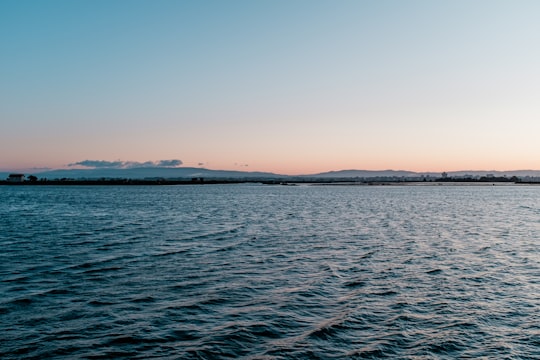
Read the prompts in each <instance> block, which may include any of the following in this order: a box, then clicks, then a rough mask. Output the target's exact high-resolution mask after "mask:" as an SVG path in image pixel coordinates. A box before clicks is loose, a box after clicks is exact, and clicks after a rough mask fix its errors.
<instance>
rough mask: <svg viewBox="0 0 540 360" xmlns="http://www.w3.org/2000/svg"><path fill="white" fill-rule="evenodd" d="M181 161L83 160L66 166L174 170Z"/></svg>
mask: <svg viewBox="0 0 540 360" xmlns="http://www.w3.org/2000/svg"><path fill="white" fill-rule="evenodd" d="M182 164H183V163H182V160H179V159H169V160H158V161H145V162H138V161H120V160H118V161H107V160H83V161H78V162H75V163H71V164H68V166H70V167H73V166H84V167H88V168H94V169H133V168H141V167H144V168H149V167H167V168H175V167H179V166H181V165H182Z"/></svg>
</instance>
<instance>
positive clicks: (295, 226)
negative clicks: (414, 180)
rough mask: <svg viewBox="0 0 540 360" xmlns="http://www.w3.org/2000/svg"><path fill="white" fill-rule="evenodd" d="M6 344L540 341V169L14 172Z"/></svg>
mask: <svg viewBox="0 0 540 360" xmlns="http://www.w3.org/2000/svg"><path fill="white" fill-rule="evenodd" d="M0 229H1V231H0V249H1V250H0V280H1V281H0V294H1V298H0V328H1V329H2V331H1V335H0V358H3V359H19V358H25V359H31V358H34V359H37V358H39V359H42V358H69V359H77V358H84V359H99V358H130V359H149V358H167V359H169V358H170V359H222V358H245V359H295V358H296V359H312V358H320V359H348V358H352V359H354V358H383V357H388V358H400V359H454V358H486V359H492V358H498V359H533V358H535V359H538V358H540V315H539V314H540V284H539V282H540V254H539V251H538V246H539V245H540V187H534V186H494V187H493V186H380V187H379V186H296V187H293V186H263V185H215V186H214V185H208V186H207V185H204V186H170V187H158V186H155V187H150V186H149V187H127V186H125V187H112V186H111V187H106V186H103V187H91V186H88V187H82V186H81V187H79V186H73V187H52V186H51V187H45V186H43V187H39V186H33V187H32V186H13V187H8V186H3V187H0Z"/></svg>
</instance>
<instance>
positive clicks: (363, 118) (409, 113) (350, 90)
mask: <svg viewBox="0 0 540 360" xmlns="http://www.w3.org/2000/svg"><path fill="white" fill-rule="evenodd" d="M539 16H540V1H532V0H531V1H522V0H513V1H496V0H486V1H480V0H476V1H470V0H466V1H459V0H452V1H429V0H425V1H407V0H395V1H390V0H388V1H386V0H374V1H360V0H355V1H347V0H328V1H317V0H287V1H285V0H283V1H279V0H271V1H270V0H269V1H266V0H257V1H252V0H249V1H235V0H230V1H220V0H218V1H204V0H202V1H201V0H198V1H180V0H178V1H161V0H157V1H137V0H126V1H120V0H116V1H115V0H91V1H90V0H87V1H82V0H81V1H72V0H69V1H56V0H49V1H29V0H22V1H20V0H2V1H0V123H1V129H0V169H4V170H8V169H9V170H15V169H29V168H36V167H37V168H41V167H48V168H62V167H66V165H67V164H70V163H74V162H78V161H82V160H107V161H116V160H121V161H136V162H144V161H148V160H152V161H158V160H160V159H181V160H182V161H183V163H184V166H204V167H207V168H211V169H230V170H251V171H272V172H276V173H282V174H302V173H315V172H322V171H328V170H340V169H371V170H375V169H406V170H415V171H452V170H515V169H540V140H539V139H540V21H539ZM200 164H204V165H200ZM246 165H248V166H246Z"/></svg>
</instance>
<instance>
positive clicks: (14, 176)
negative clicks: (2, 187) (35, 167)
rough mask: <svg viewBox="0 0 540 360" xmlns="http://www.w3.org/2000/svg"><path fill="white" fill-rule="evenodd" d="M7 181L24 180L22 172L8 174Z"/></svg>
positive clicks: (17, 181)
mask: <svg viewBox="0 0 540 360" xmlns="http://www.w3.org/2000/svg"><path fill="white" fill-rule="evenodd" d="M7 181H8V182H12V183H22V182H23V181H24V174H9V176H8V178H7Z"/></svg>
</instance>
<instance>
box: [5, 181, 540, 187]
mask: <svg viewBox="0 0 540 360" xmlns="http://www.w3.org/2000/svg"><path fill="white" fill-rule="evenodd" d="M490 180H491V179H478V180H474V179H466V180H461V179H448V180H447V179H444V180H443V179H437V180H433V181H418V180H405V179H400V180H395V181H380V180H369V179H363V180H351V179H332V180H328V179H301V180H299V179H272V180H269V179H191V180H188V179H183V180H168V179H100V180H71V179H68V180H38V181H28V180H25V181H22V182H11V181H6V180H3V181H0V185H6V186H55V185H56V186H58V185H61V186H137V185H139V186H141V185H145V186H160V185H161V186H163V185H225V184H263V185H293V186H294V185H324V186H373V185H379V186H384V185H386V186H396V185H413V186H470V185H477V186H478V185H483V186H494V185H498V186H501V185H505V186H511V185H540V182H534V181H519V180H518V181H513V180H510V179H493V180H491V181H490Z"/></svg>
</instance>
